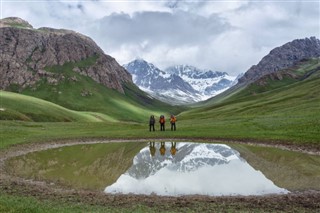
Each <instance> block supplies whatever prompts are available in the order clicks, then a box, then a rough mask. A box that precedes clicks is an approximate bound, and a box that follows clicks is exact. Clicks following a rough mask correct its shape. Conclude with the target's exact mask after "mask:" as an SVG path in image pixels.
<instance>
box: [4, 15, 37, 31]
mask: <svg viewBox="0 0 320 213" xmlns="http://www.w3.org/2000/svg"><path fill="white" fill-rule="evenodd" d="M1 27H22V28H31V29H32V28H33V27H32V25H31V24H29V22H27V21H25V20H23V19H21V18H19V17H7V18H3V19H0V28H1Z"/></svg>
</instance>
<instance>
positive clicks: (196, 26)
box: [1, 0, 320, 74]
mask: <svg viewBox="0 0 320 213" xmlns="http://www.w3.org/2000/svg"><path fill="white" fill-rule="evenodd" d="M319 13H320V2H316V1H309V2H304V1H299V0H297V1H250V0H239V1H180V0H179V1H178V0H161V1H145V0H144V1H137V0H132V1H120V2H116V1H99V0H95V1H81V0H79V1H67V0H64V1H42V2H41V1H37V2H32V1H30V2H28V1H25V2H10V1H5V2H2V14H1V16H2V17H8V16H18V17H21V18H23V19H25V20H27V21H29V22H30V23H31V24H32V25H33V26H35V27H36V28H38V27H42V26H48V27H55V28H68V29H73V30H76V31H79V32H81V33H84V34H86V35H89V36H90V37H92V38H93V39H94V40H95V41H96V42H97V43H98V45H100V46H101V47H102V49H103V50H104V51H105V52H106V53H107V54H110V55H111V56H113V57H115V58H116V59H117V60H118V61H119V63H121V64H122V63H127V62H128V61H130V60H133V59H135V58H137V57H141V58H144V59H146V60H148V61H150V62H153V63H154V64H156V65H157V66H159V67H161V68H164V67H166V66H169V65H173V64H190V65H195V66H199V67H201V68H207V69H213V70H219V71H226V72H229V73H231V74H237V73H239V72H245V71H246V70H247V69H248V68H249V67H250V66H251V65H253V64H256V63H258V62H259V60H260V59H261V58H262V57H263V56H264V55H266V54H267V53H268V52H269V51H270V50H271V49H273V48H275V47H277V46H279V45H282V44H284V43H286V42H289V41H291V40H293V39H296V38H305V37H310V36H316V37H318V38H319V37H320V26H319V25H320V23H319V21H320V14H319Z"/></svg>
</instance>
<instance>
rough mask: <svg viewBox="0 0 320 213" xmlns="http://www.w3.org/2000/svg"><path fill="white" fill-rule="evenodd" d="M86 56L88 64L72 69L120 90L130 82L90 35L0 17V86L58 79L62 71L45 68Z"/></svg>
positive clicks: (25, 85) (79, 59)
mask: <svg viewBox="0 0 320 213" xmlns="http://www.w3.org/2000/svg"><path fill="white" fill-rule="evenodd" d="M86 59H92V60H91V61H93V62H92V63H91V64H90V66H79V67H74V68H73V71H74V72H78V73H80V74H82V75H84V76H88V77H90V78H92V79H93V80H94V81H96V82H98V83H101V84H103V85H105V86H106V87H108V88H111V89H116V90H118V91H119V92H122V93H123V92H124V90H123V87H122V85H123V83H125V82H132V78H131V75H130V74H129V73H128V72H127V71H126V70H125V69H124V68H123V67H122V66H120V65H119V64H118V63H117V62H116V60H115V59H114V58H112V57H111V56H108V55H106V54H104V52H103V51H102V50H101V49H100V48H99V47H98V46H97V45H96V44H95V42H94V41H93V40H92V39H90V38H89V37H86V36H84V35H81V34H79V33H77V32H74V31H70V30H58V29H51V28H39V29H34V28H33V27H32V26H31V25H30V24H29V23H28V22H26V21H24V20H22V19H19V18H5V19H1V20H0V89H8V88H9V87H10V85H19V86H21V87H22V88H25V87H27V86H32V85H34V84H35V83H36V82H37V81H39V80H40V79H41V78H50V79H51V82H57V81H59V79H61V74H59V75H58V74H53V73H50V72H48V69H47V68H48V67H52V66H55V65H63V64H65V63H68V62H71V63H76V62H81V61H84V60H86ZM49 82H50V81H49Z"/></svg>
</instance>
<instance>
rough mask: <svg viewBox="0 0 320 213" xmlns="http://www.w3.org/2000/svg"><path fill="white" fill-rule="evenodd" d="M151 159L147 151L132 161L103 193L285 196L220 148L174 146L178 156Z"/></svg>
mask: <svg viewBox="0 0 320 213" xmlns="http://www.w3.org/2000/svg"><path fill="white" fill-rule="evenodd" d="M170 145H171V143H168V142H167V143H166V152H165V155H160V151H159V149H160V144H157V146H156V149H157V152H156V154H155V156H154V157H151V155H150V152H149V147H146V148H143V149H142V150H141V151H140V153H138V154H137V155H136V156H135V157H134V159H133V165H132V166H131V168H130V169H129V170H128V171H127V172H126V173H125V174H123V175H121V176H120V177H119V179H118V180H117V182H115V183H114V184H112V185H111V186H108V187H106V189H105V192H106V193H124V194H128V193H134V194H151V193H155V194H157V195H173V196H177V195H188V194H189V195H190V194H201V195H262V194H270V193H287V191H286V190H285V189H281V188H279V187H277V186H275V185H274V184H273V183H272V181H270V180H268V179H267V178H266V177H265V176H264V175H263V174H262V173H261V172H260V171H256V170H255V169H254V168H252V167H251V166H250V165H249V164H248V163H247V162H246V161H245V160H242V159H241V158H240V155H239V153H238V152H237V151H235V150H233V149H231V148H230V147H228V146H226V145H222V144H196V143H177V145H176V148H177V150H178V151H177V152H176V154H175V155H173V156H172V155H171V154H170V149H171V146H170Z"/></svg>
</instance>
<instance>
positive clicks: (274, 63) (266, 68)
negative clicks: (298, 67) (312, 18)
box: [239, 37, 320, 83]
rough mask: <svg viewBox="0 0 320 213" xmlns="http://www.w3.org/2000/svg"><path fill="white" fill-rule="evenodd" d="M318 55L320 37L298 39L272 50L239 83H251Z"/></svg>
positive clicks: (319, 54)
mask: <svg viewBox="0 0 320 213" xmlns="http://www.w3.org/2000/svg"><path fill="white" fill-rule="evenodd" d="M317 57H320V40H319V39H317V38H315V37H311V38H305V39H296V40H293V41H292V42H288V43H286V44H284V45H282V46H280V47H277V48H275V49H273V50H271V51H270V53H269V54H268V55H266V56H265V57H263V58H262V60H261V61H260V62H259V63H258V64H257V65H254V66H252V67H251V68H250V69H249V70H248V71H247V72H246V73H245V74H244V76H243V77H241V78H240V79H239V83H250V82H253V81H255V80H257V79H259V78H261V77H262V76H264V75H267V74H271V73H275V72H277V71H279V70H282V69H286V68H289V67H292V66H294V65H295V64H297V63H298V62H300V61H302V60H304V59H310V58H317Z"/></svg>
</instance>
